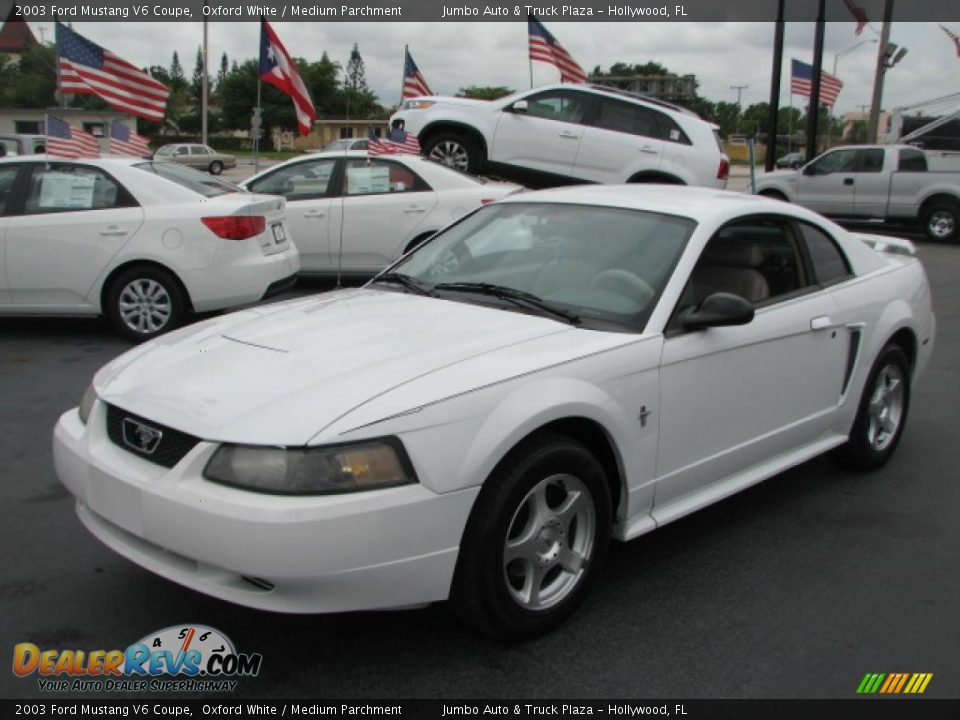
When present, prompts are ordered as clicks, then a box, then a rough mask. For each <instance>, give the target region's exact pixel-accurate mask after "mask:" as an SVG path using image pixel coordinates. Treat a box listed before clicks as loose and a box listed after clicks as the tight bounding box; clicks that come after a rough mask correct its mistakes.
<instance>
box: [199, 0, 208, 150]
mask: <svg viewBox="0 0 960 720" xmlns="http://www.w3.org/2000/svg"><path fill="white" fill-rule="evenodd" d="M203 7H204V8H206V7H207V0H204V2H203ZM200 88H201V91H200V94H201V95H202V97H201V99H200V105H201V110H200V113H201V119H200V123H201V126H200V137H201V140H200V141H201V142H202V143H203V144H204V145H206V144H207V93H208V92H209V88H208V87H207V15H206V13H204V15H203V77H202V78H201V80H200Z"/></svg>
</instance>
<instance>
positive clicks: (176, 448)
mask: <svg viewBox="0 0 960 720" xmlns="http://www.w3.org/2000/svg"><path fill="white" fill-rule="evenodd" d="M128 420H129V421H131V422H132V423H134V426H137V425H138V426H142V427H146V428H148V429H150V430H154V431H159V432H161V433H162V435H161V436H160V439H159V442H156V443H155V444H151V443H145V444H144V446H142V445H141V444H138V443H137V442H136V440H137V439H138V438H137V437H132V436H131V432H130V427H131V426H130V425H128V430H127V435H126V436H125V435H124V423H125V422H127V421H128ZM107 435H108V436H109V437H110V440H112V441H113V444H114V445H116V446H118V447H121V448H123V449H124V450H126V451H127V452H131V453H133V454H134V455H137V456H139V457H142V458H143V459H144V460H149V461H150V462H152V463H156V464H157V465H162V466H163V467H165V468H172V467H173V466H174V465H176V464H177V463H178V462H180V461H181V460H183V458H184V456H185V455H186V454H187V453H188V452H190V451H191V450H193V448H194V446H195V445H196V444H197V443H198V442H200V438H197V437H194V436H193V435H187V434H186V433H183V432H180V431H179V430H174V429H173V428H168V427H166V426H164V425H160V424H159V423H155V422H153V421H152V420H147V419H146V418H142V417H140V416H139V415H134V414H133V413H128V412H127V411H126V410H121V409H120V408H118V407H114V406H113V405H108V406H107ZM131 440H133V441H134V442H131ZM151 445H152V447H151Z"/></svg>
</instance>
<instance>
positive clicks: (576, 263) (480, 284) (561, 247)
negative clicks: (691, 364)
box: [391, 203, 695, 331]
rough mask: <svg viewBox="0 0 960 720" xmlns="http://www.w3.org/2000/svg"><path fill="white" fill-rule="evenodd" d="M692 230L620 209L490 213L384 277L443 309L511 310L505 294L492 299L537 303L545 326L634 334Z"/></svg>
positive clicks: (493, 209)
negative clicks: (549, 322)
mask: <svg viewBox="0 0 960 720" xmlns="http://www.w3.org/2000/svg"><path fill="white" fill-rule="evenodd" d="M694 227H695V223H694V222H693V221H692V220H689V219H686V218H678V217H674V216H669V215H661V214H658V213H652V212H643V211H639V210H627V209H622V208H612V207H596V206H589V205H572V204H571V205H561V204H556V203H509V204H504V205H492V206H490V207H487V208H483V209H481V210H478V211H477V212H476V213H474V214H473V215H470V216H469V217H467V218H465V219H464V220H462V221H461V222H459V223H457V224H456V225H453V226H452V227H450V228H449V229H447V230H446V231H444V232H442V233H440V234H438V235H436V236H434V237H433V238H432V239H431V240H430V241H428V242H427V243H426V244H424V245H422V246H421V247H420V248H419V249H418V250H417V251H416V252H414V253H413V254H411V255H409V256H408V257H406V258H404V259H403V260H401V261H400V262H399V263H397V264H396V265H394V266H393V267H392V268H391V271H392V272H393V273H394V274H397V273H400V274H403V275H406V276H409V277H412V278H414V279H415V280H416V281H419V283H420V287H422V288H423V289H424V290H428V291H432V292H433V293H435V294H436V295H438V296H440V297H443V298H447V299H451V300H458V301H463V302H476V303H485V304H490V303H494V304H501V305H505V306H509V307H512V308H513V309H517V306H518V304H517V303H512V304H509V305H508V304H507V303H504V302H499V301H502V300H504V299H505V298H504V297H500V295H504V296H505V295H506V294H507V293H500V294H499V295H498V293H496V292H493V291H492V290H491V287H493V288H496V287H501V288H505V289H508V290H509V291H520V292H521V293H525V294H527V295H528V296H530V297H532V298H533V299H535V300H537V301H540V302H541V304H542V305H541V308H540V309H541V310H542V311H543V312H542V313H541V314H543V315H544V316H554V317H556V316H558V315H560V316H561V317H562V316H563V314H566V315H568V316H569V318H572V319H576V320H577V321H582V323H583V325H584V326H585V327H593V328H604V327H609V326H610V325H613V326H619V327H621V328H623V327H626V328H627V329H630V330H634V331H636V330H639V329H642V328H643V326H644V325H645V324H646V321H647V319H648V318H649V317H650V314H651V313H652V312H653V308H654V307H655V306H656V303H657V300H659V298H660V293H661V292H663V289H664V287H665V286H666V284H667V281H668V280H669V278H670V274H671V272H672V271H673V268H674V266H675V265H676V262H677V260H678V259H679V257H680V254H681V253H682V252H683V248H684V246H685V244H686V242H687V239H688V238H689V237H690V234H691V233H692V232H693V229H694ZM471 286H473V287H474V288H475V289H476V290H477V291H475V292H471ZM513 294H514V295H516V294H517V293H513ZM491 298H492V299H491ZM527 305H528V308H529V309H531V310H536V305H535V304H534V303H528V304H527ZM558 311H559V312H558Z"/></svg>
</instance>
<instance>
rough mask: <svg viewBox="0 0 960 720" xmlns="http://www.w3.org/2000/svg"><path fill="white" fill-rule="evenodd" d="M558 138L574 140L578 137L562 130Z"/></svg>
mask: <svg viewBox="0 0 960 720" xmlns="http://www.w3.org/2000/svg"><path fill="white" fill-rule="evenodd" d="M560 137H562V138H563V139H564V140H576V139H577V138H579V137H580V136H579V135H577V134H576V133H572V132H570V131H569V130H564V131H563V132H562V133H560Z"/></svg>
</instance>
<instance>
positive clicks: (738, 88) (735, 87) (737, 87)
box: [730, 85, 750, 135]
mask: <svg viewBox="0 0 960 720" xmlns="http://www.w3.org/2000/svg"><path fill="white" fill-rule="evenodd" d="M748 87H750V86H749V85H731V86H730V89H731V90H736V91H737V122H736V128H735V130H734V132H736V133H737V134H738V135H739V134H740V95H741V93H743V91H744V90H746V89H747V88H748Z"/></svg>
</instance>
